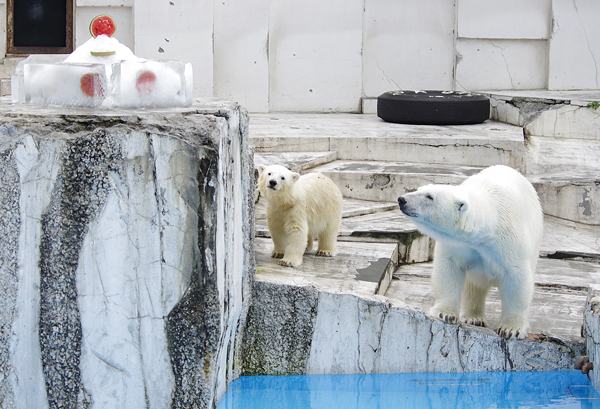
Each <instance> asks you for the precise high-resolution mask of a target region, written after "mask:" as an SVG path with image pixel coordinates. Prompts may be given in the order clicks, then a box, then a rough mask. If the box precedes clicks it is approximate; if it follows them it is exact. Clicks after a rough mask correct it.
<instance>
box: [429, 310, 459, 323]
mask: <svg viewBox="0 0 600 409" xmlns="http://www.w3.org/2000/svg"><path fill="white" fill-rule="evenodd" d="M429 315H431V316H432V317H433V318H435V319H438V320H442V321H444V322H447V323H448V324H458V322H459V319H458V314H457V313H455V312H453V311H447V310H440V309H438V308H436V307H435V306H434V307H432V308H431V309H430V310H429Z"/></svg>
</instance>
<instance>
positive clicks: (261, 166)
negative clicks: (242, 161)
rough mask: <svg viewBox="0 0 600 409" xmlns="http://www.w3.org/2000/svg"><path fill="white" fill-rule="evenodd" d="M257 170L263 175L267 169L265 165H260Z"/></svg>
mask: <svg viewBox="0 0 600 409" xmlns="http://www.w3.org/2000/svg"><path fill="white" fill-rule="evenodd" d="M256 168H257V169H258V173H259V174H261V173H263V172H264V171H265V169H266V168H267V167H266V166H265V165H258V166H257V167H256Z"/></svg>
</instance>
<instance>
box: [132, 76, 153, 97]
mask: <svg viewBox="0 0 600 409" xmlns="http://www.w3.org/2000/svg"><path fill="white" fill-rule="evenodd" d="M155 83H156V75H155V74H154V73H153V72H152V71H142V72H141V73H140V75H138V77H137V81H136V82H135V88H136V89H137V90H138V92H139V94H140V95H141V96H146V95H149V94H151V93H152V91H153V90H154V84H155Z"/></svg>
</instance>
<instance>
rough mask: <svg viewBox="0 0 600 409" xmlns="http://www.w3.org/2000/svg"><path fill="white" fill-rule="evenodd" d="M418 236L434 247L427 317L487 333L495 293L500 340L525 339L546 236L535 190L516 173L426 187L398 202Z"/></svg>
mask: <svg viewBox="0 0 600 409" xmlns="http://www.w3.org/2000/svg"><path fill="white" fill-rule="evenodd" d="M398 203H399V205H400V210H401V211H402V212H403V213H404V214H405V215H406V216H408V217H409V218H410V219H411V220H412V221H413V222H414V223H415V225H416V226H417V228H418V229H419V231H421V232H422V233H424V234H427V235H428V236H430V237H432V238H433V239H435V240H436V246H435V252H434V258H433V274H432V277H431V279H432V283H433V291H434V295H435V303H434V305H433V307H432V308H431V309H430V311H429V314H430V315H432V316H433V317H435V318H440V319H442V320H444V321H446V322H450V323H457V322H458V321H459V320H461V321H462V322H465V323H468V324H472V325H479V326H486V325H487V323H486V320H485V298H486V296H487V292H488V290H489V288H490V286H492V285H494V286H497V287H498V289H499V291H500V296H501V298H502V316H501V319H500V325H499V328H498V329H497V333H498V334H499V335H500V336H502V337H504V338H507V339H508V338H511V337H516V338H525V337H526V336H527V332H528V330H529V324H528V313H529V304H530V302H531V299H532V297H533V287H534V281H533V280H534V273H535V268H536V264H537V260H538V255H539V248H540V243H541V240H542V235H543V213H542V208H541V206H540V201H539V198H538V196H537V194H536V192H535V189H534V188H533V186H532V185H531V183H529V182H528V181H527V179H525V178H524V177H523V176H522V175H521V174H520V173H519V172H517V171H516V170H514V169H511V168H509V167H507V166H501V165H498V166H492V167H489V168H487V169H484V170H483V171H481V172H480V173H478V174H476V175H474V176H471V177H469V178H467V179H466V180H465V181H464V182H463V183H462V184H461V185H458V186H444V185H427V186H423V187H420V188H419V189H418V190H417V191H416V192H413V193H408V194H406V195H404V196H401V197H399V198H398Z"/></svg>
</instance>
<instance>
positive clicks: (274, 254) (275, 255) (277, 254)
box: [271, 250, 284, 258]
mask: <svg viewBox="0 0 600 409" xmlns="http://www.w3.org/2000/svg"><path fill="white" fill-rule="evenodd" d="M283 254H284V252H283V251H279V250H273V251H272V252H271V257H272V258H283Z"/></svg>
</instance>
